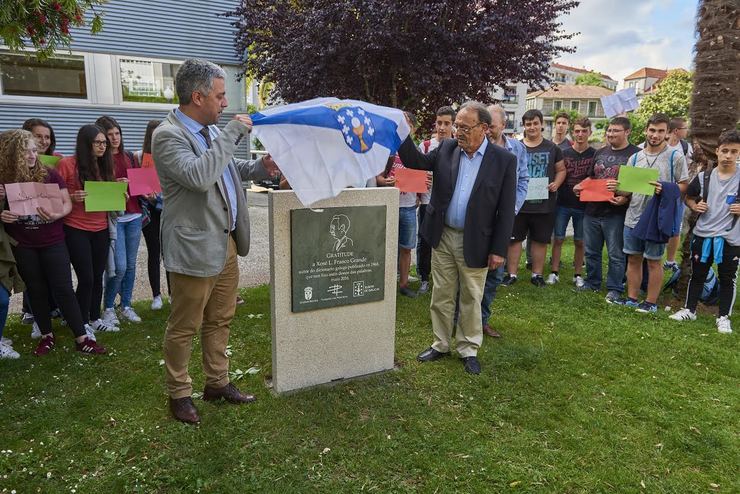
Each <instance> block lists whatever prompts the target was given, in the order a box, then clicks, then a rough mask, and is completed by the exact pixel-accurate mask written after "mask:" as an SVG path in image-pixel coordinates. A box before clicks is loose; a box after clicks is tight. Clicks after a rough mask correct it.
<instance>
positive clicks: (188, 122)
mask: <svg viewBox="0 0 740 494" xmlns="http://www.w3.org/2000/svg"><path fill="white" fill-rule="evenodd" d="M175 115H177V118H179V119H180V121H181V122H182V123H183V124H184V125H185V127H186V128H187V129H188V130H189V131H190V133H191V134H193V136H194V137H195V140H196V141H198V144H200V149H201V151H203V152H205V151H206V150H208V143H207V142H206V138H205V137H203V134H201V133H200V129H202V128H203V127H205V126H204V125H201V124H200V123H198V122H196V121H195V120H193V119H192V118H190V117H188V116H187V115H185V114H184V113H183V112H181V111H180V109H179V108H175ZM220 133H221V131H220V130H218V127H216V126H215V125H209V126H208V134H210V136H211V142H213V141H214V140H215V139H216V137H218V135H219V134H220ZM221 177H222V178H223V180H224V186H225V188H226V196H227V197H228V199H229V211H230V212H231V218H230V219H231V231H232V232H233V231H234V230H236V211H237V202H236V186H235V185H234V180H233V179H232V178H231V173H230V172H229V167H228V166H227V167H226V170H224V174H223V175H221Z"/></svg>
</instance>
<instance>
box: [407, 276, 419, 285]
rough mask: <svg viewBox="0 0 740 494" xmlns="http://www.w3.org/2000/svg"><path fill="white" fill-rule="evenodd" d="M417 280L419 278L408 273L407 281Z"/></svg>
mask: <svg viewBox="0 0 740 494" xmlns="http://www.w3.org/2000/svg"><path fill="white" fill-rule="evenodd" d="M417 281H419V278H417V277H416V276H414V275H411V274H410V275H409V283H416V282H417Z"/></svg>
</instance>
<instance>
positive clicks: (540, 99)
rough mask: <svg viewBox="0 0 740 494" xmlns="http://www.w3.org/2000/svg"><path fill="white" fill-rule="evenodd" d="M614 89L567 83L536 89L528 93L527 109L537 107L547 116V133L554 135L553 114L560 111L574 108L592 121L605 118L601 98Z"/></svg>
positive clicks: (611, 92)
mask: <svg viewBox="0 0 740 494" xmlns="http://www.w3.org/2000/svg"><path fill="white" fill-rule="evenodd" d="M613 93H614V91H613V90H611V89H608V88H605V87H600V86H580V85H575V84H565V85H562V86H556V87H551V88H550V89H547V90H545V91H535V92H532V93H529V94H528V95H527V103H526V108H527V110H531V109H537V110H540V111H541V112H542V114H543V115H544V117H545V135H552V123H553V114H554V113H556V112H558V111H561V110H563V111H569V110H574V111H577V112H578V113H580V114H581V115H583V116H584V117H588V118H589V119H591V122H592V123H594V124H595V123H596V122H598V121H600V120H605V119H606V115H605V114H604V107H603V106H601V101H600V98H601V97H602V96H608V95H610V94H613Z"/></svg>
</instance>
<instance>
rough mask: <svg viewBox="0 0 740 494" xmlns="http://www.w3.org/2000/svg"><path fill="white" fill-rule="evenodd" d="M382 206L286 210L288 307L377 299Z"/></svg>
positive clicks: (381, 276) (380, 293)
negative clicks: (290, 303)
mask: <svg viewBox="0 0 740 494" xmlns="http://www.w3.org/2000/svg"><path fill="white" fill-rule="evenodd" d="M385 217H386V207H385V206H353V207H344V208H325V209H321V210H311V209H294V210H293V211H291V212H290V239H291V260H290V262H291V274H292V280H291V289H292V308H293V312H304V311H307V310H316V309H326V308H328V307H338V306H341V305H352V304H363V303H366V302H376V301H378V300H383V298H384V296H385V240H386V239H385Z"/></svg>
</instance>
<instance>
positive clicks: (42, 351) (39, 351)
mask: <svg viewBox="0 0 740 494" xmlns="http://www.w3.org/2000/svg"><path fill="white" fill-rule="evenodd" d="M55 343H56V342H55V341H54V333H49V334H48V335H47V336H44V337H43V338H41V341H39V345H38V346H37V347H36V350H34V351H33V354H34V355H36V356H37V357H40V356H42V355H46V354H47V353H49V352H50V351H51V349H52V348H54V344H55Z"/></svg>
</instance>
